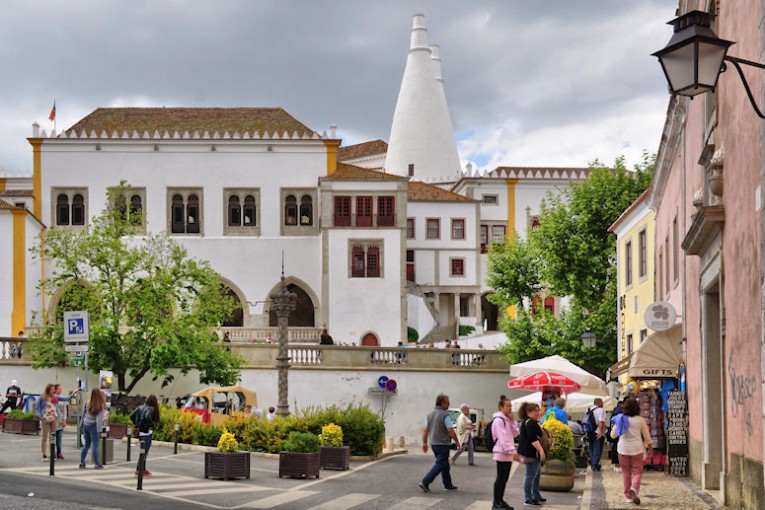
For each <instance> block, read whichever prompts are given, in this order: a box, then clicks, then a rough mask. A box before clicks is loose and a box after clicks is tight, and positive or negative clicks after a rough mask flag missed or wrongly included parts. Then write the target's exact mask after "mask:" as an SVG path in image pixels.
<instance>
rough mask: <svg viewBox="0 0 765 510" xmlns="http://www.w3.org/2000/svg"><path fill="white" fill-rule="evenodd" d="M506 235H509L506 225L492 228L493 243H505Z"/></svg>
mask: <svg viewBox="0 0 765 510" xmlns="http://www.w3.org/2000/svg"><path fill="white" fill-rule="evenodd" d="M506 235H507V227H506V226H505V225H492V226H491V242H492V243H504V242H505V236H506Z"/></svg>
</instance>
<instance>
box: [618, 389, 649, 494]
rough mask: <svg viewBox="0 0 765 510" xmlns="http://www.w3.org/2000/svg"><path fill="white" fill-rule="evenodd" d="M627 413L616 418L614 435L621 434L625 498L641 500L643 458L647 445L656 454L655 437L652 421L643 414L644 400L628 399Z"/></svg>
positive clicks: (620, 463) (625, 404) (621, 464)
mask: <svg viewBox="0 0 765 510" xmlns="http://www.w3.org/2000/svg"><path fill="white" fill-rule="evenodd" d="M623 410H624V411H623V414H621V415H619V416H617V417H616V418H615V420H614V427H612V429H611V435H612V436H615V437H619V444H618V446H617V450H618V452H619V465H620V466H621V467H622V485H623V492H624V501H625V502H627V503H634V504H636V505H639V504H640V482H641V480H642V478H643V458H644V455H645V450H646V448H647V449H648V455H649V456H653V440H652V439H651V433H650V432H649V431H648V425H647V424H646V422H645V420H644V419H643V417H642V416H640V404H638V401H637V399H635V398H632V397H630V398H628V399H627V400H625V401H624V406H623Z"/></svg>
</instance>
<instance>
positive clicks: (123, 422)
mask: <svg viewBox="0 0 765 510" xmlns="http://www.w3.org/2000/svg"><path fill="white" fill-rule="evenodd" d="M132 425H133V422H131V421H130V417H129V416H125V415H124V414H117V413H113V414H112V413H109V437H113V438H114V439H122V438H123V437H125V436H126V435H127V433H128V432H127V431H128V426H132Z"/></svg>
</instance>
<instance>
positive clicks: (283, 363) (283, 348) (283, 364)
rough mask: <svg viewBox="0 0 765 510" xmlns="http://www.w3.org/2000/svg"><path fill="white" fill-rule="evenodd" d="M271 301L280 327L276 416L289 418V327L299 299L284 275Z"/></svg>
mask: <svg viewBox="0 0 765 510" xmlns="http://www.w3.org/2000/svg"><path fill="white" fill-rule="evenodd" d="M270 299H271V310H273V311H274V313H275V314H276V317H277V324H278V326H279V352H278V354H277V356H276V370H277V372H278V374H279V403H278V404H277V406H276V414H277V415H279V416H283V417H287V416H289V414H290V410H289V404H288V402H289V397H288V394H289V391H288V380H289V378H288V375H289V369H290V357H289V355H288V354H287V325H288V323H289V316H290V314H291V313H292V312H293V311H294V310H295V308H296V305H295V300H296V299H297V294H295V293H293V292H290V291H288V290H287V285H286V284H285V283H284V275H283V274H282V285H281V287H280V289H279V291H278V292H274V293H273V294H271V296H270Z"/></svg>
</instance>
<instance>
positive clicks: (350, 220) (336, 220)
mask: <svg viewBox="0 0 765 510" xmlns="http://www.w3.org/2000/svg"><path fill="white" fill-rule="evenodd" d="M332 225H333V226H334V227H351V228H352V227H355V228H377V227H395V226H396V215H395V214H393V215H380V214H369V215H367V214H365V215H360V214H350V215H345V214H342V215H341V214H335V215H333V216H332Z"/></svg>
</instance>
